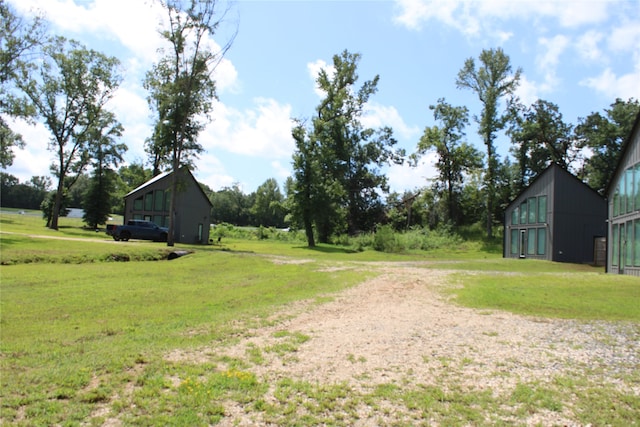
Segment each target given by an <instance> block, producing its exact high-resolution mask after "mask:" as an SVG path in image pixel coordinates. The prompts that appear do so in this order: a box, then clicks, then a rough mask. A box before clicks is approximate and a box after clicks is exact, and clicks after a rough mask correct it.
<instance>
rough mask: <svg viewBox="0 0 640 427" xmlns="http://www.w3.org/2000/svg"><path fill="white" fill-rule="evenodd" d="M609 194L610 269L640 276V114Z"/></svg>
mask: <svg viewBox="0 0 640 427" xmlns="http://www.w3.org/2000/svg"><path fill="white" fill-rule="evenodd" d="M606 194H607V216H608V233H609V234H608V235H609V238H608V242H607V272H609V273H615V274H628V275H633V276H640V113H639V114H638V116H637V117H636V121H635V123H634V125H633V128H632V130H631V134H630V135H629V137H628V138H627V140H626V141H625V143H624V145H623V148H622V152H621V154H620V160H619V161H618V165H617V167H616V170H615V171H614V173H613V176H612V178H611V181H609V185H608V186H607V191H606Z"/></svg>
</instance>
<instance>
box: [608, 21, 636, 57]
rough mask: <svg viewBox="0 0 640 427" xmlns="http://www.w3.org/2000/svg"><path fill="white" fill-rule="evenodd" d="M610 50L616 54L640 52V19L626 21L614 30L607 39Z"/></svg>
mask: <svg viewBox="0 0 640 427" xmlns="http://www.w3.org/2000/svg"><path fill="white" fill-rule="evenodd" d="M607 44H608V45H609V48H610V49H611V50H613V51H616V52H634V51H635V52H638V49H639V48H640V19H636V20H635V21H628V20H627V21H625V22H623V23H622V24H621V25H618V26H616V27H615V28H613V29H612V32H611V34H610V35H609V37H608V39H607Z"/></svg>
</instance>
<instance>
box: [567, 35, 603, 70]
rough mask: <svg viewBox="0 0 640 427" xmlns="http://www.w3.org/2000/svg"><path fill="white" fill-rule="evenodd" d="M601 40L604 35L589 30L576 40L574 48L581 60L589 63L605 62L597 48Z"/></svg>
mask: <svg viewBox="0 0 640 427" xmlns="http://www.w3.org/2000/svg"><path fill="white" fill-rule="evenodd" d="M603 39H604V34H603V33H602V32H600V31H596V30H590V31H587V32H586V33H584V34H583V35H582V36H580V37H579V38H578V40H576V43H575V48H576V50H577V51H578V54H579V55H580V57H581V58H583V59H585V60H587V61H589V62H594V63H595V62H600V63H602V62H605V61H606V58H605V55H604V53H603V52H602V50H601V49H600V47H599V44H600V42H601V41H602V40H603Z"/></svg>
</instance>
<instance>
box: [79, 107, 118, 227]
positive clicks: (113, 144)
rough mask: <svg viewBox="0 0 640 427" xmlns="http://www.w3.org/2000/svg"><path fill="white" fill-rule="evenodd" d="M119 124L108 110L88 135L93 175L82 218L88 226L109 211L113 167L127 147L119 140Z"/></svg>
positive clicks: (101, 221) (106, 215) (113, 176)
mask: <svg viewBox="0 0 640 427" xmlns="http://www.w3.org/2000/svg"><path fill="white" fill-rule="evenodd" d="M122 130H123V128H122V126H121V125H120V124H119V123H118V122H117V121H116V118H115V116H114V115H113V114H111V113H106V114H104V116H103V117H102V119H101V120H99V121H98V122H97V123H96V124H95V125H94V127H93V128H92V130H91V131H90V132H89V134H88V139H89V144H88V145H89V146H88V150H89V153H90V157H91V159H92V160H93V161H92V166H93V174H92V177H91V184H90V186H89V191H88V192H87V194H86V196H85V201H84V217H83V218H84V221H85V223H86V224H87V225H88V226H89V227H91V228H97V227H98V226H99V225H100V224H104V223H106V221H107V218H109V214H110V213H111V208H112V202H111V194H112V192H113V188H114V183H115V178H116V176H117V175H116V172H115V171H114V169H113V168H115V167H118V164H119V163H120V162H122V156H123V154H124V152H125V151H126V150H127V146H126V145H125V144H123V143H118V142H117V141H116V140H117V138H119V137H121V136H122Z"/></svg>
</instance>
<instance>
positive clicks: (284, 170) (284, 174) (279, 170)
mask: <svg viewBox="0 0 640 427" xmlns="http://www.w3.org/2000/svg"><path fill="white" fill-rule="evenodd" d="M271 169H273V170H274V171H275V173H276V178H279V179H280V180H281V181H282V182H284V181H285V180H286V179H287V178H288V177H289V176H291V162H289V163H288V164H287V165H286V166H285V165H283V164H282V163H281V162H280V161H278V160H274V161H272V162H271ZM280 190H284V189H283V188H281V189H280Z"/></svg>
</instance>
